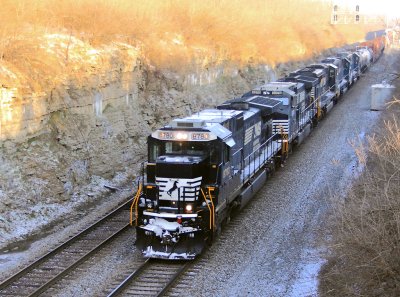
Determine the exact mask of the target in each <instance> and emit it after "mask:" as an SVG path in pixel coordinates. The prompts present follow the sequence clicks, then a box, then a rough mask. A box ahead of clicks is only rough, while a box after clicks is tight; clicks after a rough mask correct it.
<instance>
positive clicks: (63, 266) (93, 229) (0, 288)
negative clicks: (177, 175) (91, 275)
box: [0, 200, 132, 296]
mask: <svg viewBox="0 0 400 297" xmlns="http://www.w3.org/2000/svg"><path fill="white" fill-rule="evenodd" d="M131 203H132V200H130V201H128V202H126V203H124V204H123V205H121V206H120V207H118V208H117V209H115V210H114V211H112V212H111V213H110V214H108V215H106V216H105V217H103V218H101V219H100V220H98V221H97V222H96V223H94V224H92V225H91V226H90V227H88V228H87V229H85V230H83V231H82V232H80V233H79V234H77V235H75V236H73V237H72V238H70V239H69V240H68V241H67V242H65V243H63V244H61V245H59V246H58V247H57V248H55V249H54V250H52V251H51V252H49V253H47V254H46V255H44V256H42V257H41V258H40V259H38V260H36V261H35V262H33V263H32V264H30V265H29V266H27V267H25V268H24V269H22V270H21V271H19V272H18V273H16V274H15V275H13V276H11V277H10V278H8V279H7V280H5V281H4V282H2V283H1V284H0V296H38V295H39V294H41V293H43V292H45V291H46V290H47V289H49V288H51V286H52V285H53V284H54V283H56V282H57V281H59V280H60V279H62V278H63V277H65V276H66V275H67V274H68V273H69V272H71V271H72V270H73V269H74V268H76V267H77V266H78V265H79V264H81V263H83V262H84V261H86V260H87V259H88V258H89V257H91V256H92V255H94V253H96V252H97V251H99V250H100V249H101V248H102V247H103V246H105V245H106V244H107V243H109V242H111V241H112V240H113V239H115V238H116V237H117V236H118V235H119V234H121V233H122V232H124V231H126V230H127V229H128V228H129V227H130V226H129V224H128V221H129V206H130V204H131Z"/></svg>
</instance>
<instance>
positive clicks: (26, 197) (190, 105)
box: [0, 56, 275, 248]
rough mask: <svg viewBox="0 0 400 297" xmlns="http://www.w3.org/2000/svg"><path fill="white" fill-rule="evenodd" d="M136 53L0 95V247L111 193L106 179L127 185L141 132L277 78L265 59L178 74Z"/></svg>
mask: <svg viewBox="0 0 400 297" xmlns="http://www.w3.org/2000/svg"><path fill="white" fill-rule="evenodd" d="M143 61H144V60H143V59H141V58H140V57H139V56H138V57H137V58H136V59H135V60H134V61H133V62H132V63H130V64H127V63H123V61H119V60H117V61H114V63H112V65H111V67H110V68H109V69H108V70H107V71H104V72H102V73H97V74H88V75H86V76H83V77H82V78H81V79H80V81H77V80H70V81H67V82H65V81H64V82H63V83H61V84H60V85H58V86H57V87H54V88H51V89H50V90H46V92H43V93H33V94H29V95H26V94H25V95H21V94H19V93H18V91H17V90H16V89H11V88H8V87H7V86H3V87H2V88H1V92H0V95H1V97H0V99H1V101H0V102H1V105H0V107H1V109H0V112H1V113H0V120H1V121H0V140H1V144H0V231H1V233H2V235H3V234H4V236H1V239H0V248H4V247H5V246H6V243H7V241H9V240H10V239H21V238H24V237H26V236H28V235H29V234H32V233H34V232H36V231H37V230H39V229H40V228H41V227H44V226H46V225H47V224H49V223H54V222H57V221H60V220H63V219H66V218H68V217H69V215H70V214H71V213H72V212H74V209H77V208H82V207H84V206H85V205H86V206H87V205H89V204H93V203H98V202H99V201H101V199H107V193H108V189H107V188H105V187H104V185H112V186H114V187H122V186H124V185H127V186H129V187H132V188H133V186H132V181H133V180H134V178H135V175H136V174H137V173H138V172H139V168H140V164H141V162H143V161H145V157H146V153H147V152H146V139H147V136H148V135H149V134H150V132H151V131H152V130H154V129H155V128H157V127H159V126H162V125H165V124H167V123H168V122H169V121H170V119H171V118H175V117H179V116H184V115H188V114H190V113H192V112H195V111H197V110H200V109H201V108H204V107H212V106H215V105H217V104H218V103H220V102H222V101H224V100H226V99H229V98H232V97H234V96H237V95H240V94H242V93H244V92H245V91H247V90H248V89H249V88H250V87H251V86H254V85H256V84H258V83H261V82H263V81H269V80H271V79H274V78H275V73H274V72H273V71H272V70H271V69H270V68H268V67H266V66H264V65H258V66H253V65H250V66H247V67H245V68H243V69H239V68H237V67H235V66H233V65H229V64H228V63H227V64H226V65H219V66H215V67H214V68H213V69H205V70H199V71H194V72H193V73H186V74H177V73H173V72H170V71H167V70H160V69H155V68H154V67H152V66H149V65H148V63H147V62H146V63H145V62H143Z"/></svg>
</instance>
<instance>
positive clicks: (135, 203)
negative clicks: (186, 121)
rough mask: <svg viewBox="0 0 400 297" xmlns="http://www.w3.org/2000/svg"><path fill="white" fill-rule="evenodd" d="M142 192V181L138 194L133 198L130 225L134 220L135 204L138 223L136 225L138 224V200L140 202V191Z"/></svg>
mask: <svg viewBox="0 0 400 297" xmlns="http://www.w3.org/2000/svg"><path fill="white" fill-rule="evenodd" d="M141 192H142V184H141V183H140V184H139V187H138V190H137V192H136V195H135V198H133V201H132V204H131V209H130V220H129V223H130V225H131V226H132V222H133V207H134V206H135V216H136V218H135V220H136V221H135V223H136V226H137V220H138V219H137V217H138V209H137V204H138V202H139V197H140V193H141Z"/></svg>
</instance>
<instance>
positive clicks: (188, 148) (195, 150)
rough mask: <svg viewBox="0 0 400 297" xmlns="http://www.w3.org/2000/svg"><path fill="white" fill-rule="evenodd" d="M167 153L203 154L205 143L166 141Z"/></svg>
mask: <svg viewBox="0 0 400 297" xmlns="http://www.w3.org/2000/svg"><path fill="white" fill-rule="evenodd" d="M164 148H165V150H164V151H165V154H167V155H194V156H201V155H203V154H204V153H205V145H204V143H202V142H190V141H184V142H177V141H166V142H164Z"/></svg>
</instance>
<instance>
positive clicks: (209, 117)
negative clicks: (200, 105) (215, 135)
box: [181, 109, 243, 123]
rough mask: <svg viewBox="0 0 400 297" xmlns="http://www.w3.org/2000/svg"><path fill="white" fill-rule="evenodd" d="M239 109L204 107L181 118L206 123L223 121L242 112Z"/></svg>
mask: <svg viewBox="0 0 400 297" xmlns="http://www.w3.org/2000/svg"><path fill="white" fill-rule="evenodd" d="M242 113H243V112H242V111H239V110H229V109H205V110H202V111H199V112H197V113H195V114H192V115H191V116H188V117H185V118H183V119H181V120H183V121H191V120H203V121H204V122H206V123H223V122H225V121H226V120H229V119H231V118H235V117H237V116H238V115H240V114H242Z"/></svg>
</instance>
